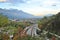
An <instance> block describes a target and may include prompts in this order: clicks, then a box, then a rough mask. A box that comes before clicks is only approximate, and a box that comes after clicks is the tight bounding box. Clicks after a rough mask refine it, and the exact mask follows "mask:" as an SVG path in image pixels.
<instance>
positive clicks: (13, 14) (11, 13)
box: [0, 8, 37, 19]
mask: <svg viewBox="0 0 60 40" xmlns="http://www.w3.org/2000/svg"><path fill="white" fill-rule="evenodd" d="M0 14H3V15H6V16H7V17H8V18H10V19H26V18H37V17H36V16H34V15H31V14H29V13H26V12H24V11H22V10H17V9H9V10H8V9H1V8H0Z"/></svg>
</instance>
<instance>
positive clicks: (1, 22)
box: [0, 14, 9, 27]
mask: <svg viewBox="0 0 60 40" xmlns="http://www.w3.org/2000/svg"><path fill="white" fill-rule="evenodd" d="M8 21H9V20H8V18H7V17H6V16H4V15H2V14H0V27H3V26H6V25H7V24H8Z"/></svg>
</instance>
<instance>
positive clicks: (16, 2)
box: [0, 0, 60, 16]
mask: <svg viewBox="0 0 60 40" xmlns="http://www.w3.org/2000/svg"><path fill="white" fill-rule="evenodd" d="M0 8H6V9H18V10H23V11H25V12H28V13H30V14H33V15H36V16H43V15H46V14H56V13H57V12H59V11H60V0H0Z"/></svg>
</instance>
